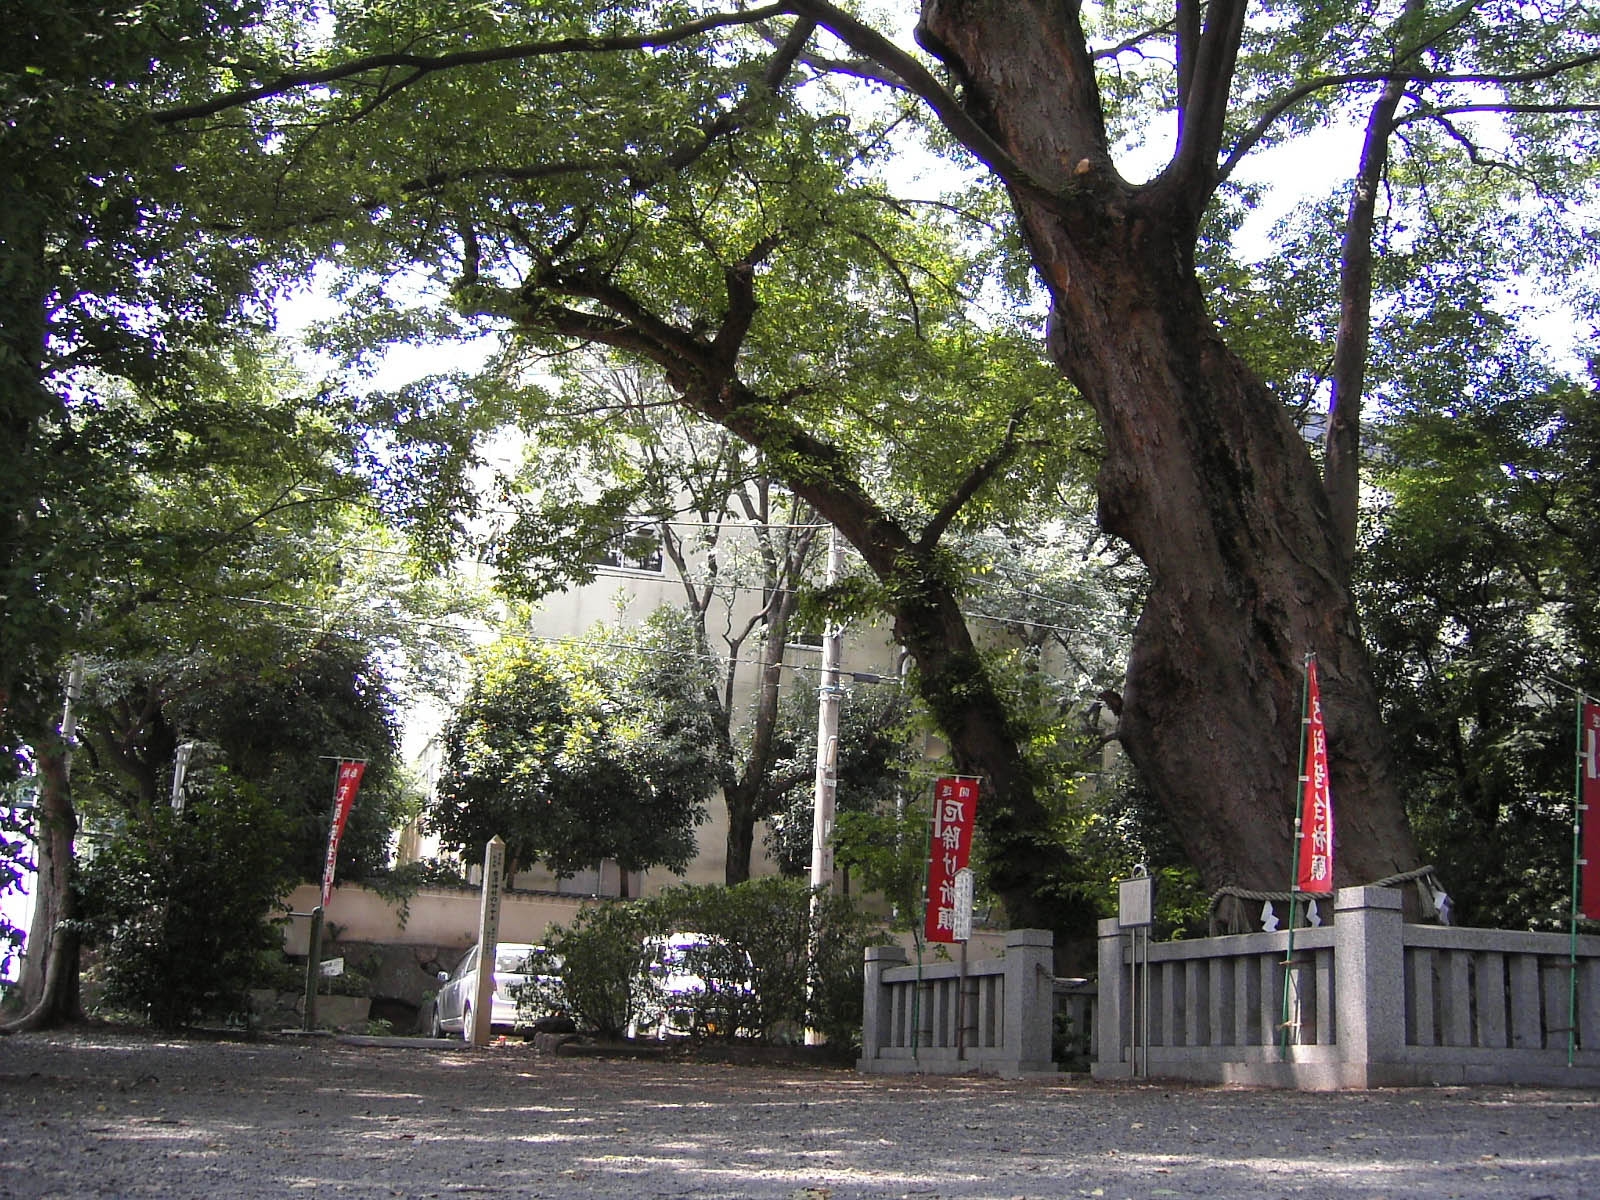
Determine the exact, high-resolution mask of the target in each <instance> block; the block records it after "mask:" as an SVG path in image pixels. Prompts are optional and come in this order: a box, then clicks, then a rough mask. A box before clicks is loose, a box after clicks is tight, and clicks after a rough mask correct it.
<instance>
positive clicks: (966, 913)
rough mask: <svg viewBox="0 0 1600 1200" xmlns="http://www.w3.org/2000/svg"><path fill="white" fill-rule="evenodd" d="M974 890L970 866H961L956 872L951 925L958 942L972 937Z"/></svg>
mask: <svg viewBox="0 0 1600 1200" xmlns="http://www.w3.org/2000/svg"><path fill="white" fill-rule="evenodd" d="M973 891H974V877H973V874H972V868H971V867H962V868H961V869H960V870H959V871H957V872H956V915H955V921H954V923H953V925H952V927H951V932H952V933H953V934H955V939H956V941H958V942H965V941H969V940H971V938H972V894H973Z"/></svg>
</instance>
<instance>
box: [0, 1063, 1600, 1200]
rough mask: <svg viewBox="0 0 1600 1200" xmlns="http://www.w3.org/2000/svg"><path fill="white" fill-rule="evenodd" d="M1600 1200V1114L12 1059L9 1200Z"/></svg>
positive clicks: (1129, 1091)
mask: <svg viewBox="0 0 1600 1200" xmlns="http://www.w3.org/2000/svg"><path fill="white" fill-rule="evenodd" d="M306 1193H316V1194H317V1195H319V1196H351V1197H390V1196H407V1197H432V1196H456V1195H470V1196H527V1197H592V1196H608V1197H609V1196H619V1197H677V1196H695V1197H779V1198H781V1200H847V1198H850V1197H864V1196H871V1197H918V1198H919V1200H936V1198H950V1197H974V1198H977V1197H983V1198H989V1197H994V1198H998V1200H1011V1198H1015V1197H1028V1198H1030V1200H1033V1198H1041V1197H1079V1196H1091V1197H1108V1198H1113V1200H1115V1198H1119V1197H1141V1198H1142V1197H1158V1196H1218V1197H1222V1196H1226V1197H1236V1196H1237V1197H1245V1196H1250V1197H1254V1196H1262V1197H1279V1196H1282V1197H1292V1196H1301V1195H1304V1196H1307V1197H1316V1198H1318V1200H1346V1198H1352V1200H1353V1198H1357V1197H1359V1198H1361V1200H1369V1198H1372V1197H1402V1196H1430V1197H1431V1196H1441V1197H1444V1196H1460V1197H1494V1198H1496V1200H1534V1198H1535V1197H1563V1198H1565V1197H1572V1198H1575V1200H1576V1198H1582V1200H1594V1198H1595V1197H1600V1093H1593V1092H1584V1091H1575V1090H1558V1089H1529V1088H1517V1089H1507V1088H1437V1089H1429V1090H1395V1091H1380V1092H1366V1093H1345V1094H1337V1095H1301V1094H1296V1093H1286V1092H1263V1091H1245V1090H1235V1089H1212V1088H1190V1087H1174V1086H1160V1085H1135V1086H1120V1085H1119V1086H1114V1087H1113V1086H1107V1085H1102V1084H1089V1083H1085V1082H1083V1081H1082V1080H1081V1079H1080V1080H1069V1079H1066V1078H1063V1079H1061V1080H1047V1081H1025V1082H1010V1081H1002V1080H993V1079H974V1078H963V1079H936V1078H910V1077H904V1078H896V1077H890V1078H885V1077H881V1076H878V1077H867V1076H858V1075H856V1074H854V1073H853V1072H849V1071H828V1070H818V1069H798V1068H764V1067H748V1066H739V1067H733V1066H708V1065H696V1064H685V1063H679V1062H641V1061H631V1060H595V1059H571V1058H557V1057H550V1056H539V1055H536V1054H535V1053H534V1051H533V1049H532V1047H530V1046H526V1045H523V1044H521V1043H517V1044H513V1045H506V1046H495V1047H490V1048H488V1049H485V1050H479V1051H472V1050H468V1049H466V1048H464V1047H461V1046H459V1045H457V1046H455V1047H451V1046H448V1045H444V1044H441V1043H430V1042H419V1043H417V1045H415V1046H410V1047H405V1048H396V1047H391V1046H372V1045H354V1044H348V1043H342V1042H335V1041H332V1040H325V1039H324V1040H299V1039H288V1038H285V1039H267V1040H263V1041H257V1042H247V1043H230V1042H204V1041H178V1040H171V1041H164V1040H159V1039H154V1038H140V1037H136V1036H130V1035H127V1034H123V1033H113V1032H107V1031H89V1032H85V1031H76V1032H72V1033H67V1034H50V1035H23V1036H17V1037H11V1038H0V1197H6V1198H11V1197H17V1198H19V1200H21V1198H32V1197H45V1196H74V1197H75V1196H162V1197H174V1198H178V1200H185V1198H189V1197H206V1198H208V1200H209V1198H212V1197H223V1198H224V1200H254V1198H256V1197H272V1196H293V1195H298V1194H306Z"/></svg>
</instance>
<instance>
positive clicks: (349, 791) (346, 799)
mask: <svg viewBox="0 0 1600 1200" xmlns="http://www.w3.org/2000/svg"><path fill="white" fill-rule="evenodd" d="M366 769H367V764H366V763H364V762H354V761H350V760H345V761H344V762H341V763H340V764H339V779H338V782H337V783H336V784H335V785H334V789H333V827H332V828H331V829H329V830H328V856H327V858H326V859H325V860H324V861H323V864H322V907H323V908H327V907H328V901H329V899H330V898H332V896H333V864H334V863H335V862H336V861H338V858H339V838H340V837H341V836H342V835H343V834H344V823H345V821H346V820H347V819H348V818H349V816H350V806H351V805H353V804H354V803H355V802H356V792H357V791H358V790H359V789H360V787H361V775H362V773H363V772H364V771H365V770H366Z"/></svg>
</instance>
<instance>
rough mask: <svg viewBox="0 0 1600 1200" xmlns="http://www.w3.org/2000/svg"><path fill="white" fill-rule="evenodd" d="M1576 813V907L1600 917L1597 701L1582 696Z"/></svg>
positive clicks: (1599, 705)
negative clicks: (1580, 831) (1580, 842)
mask: <svg viewBox="0 0 1600 1200" xmlns="http://www.w3.org/2000/svg"><path fill="white" fill-rule="evenodd" d="M1578 788H1579V790H1578V805H1579V808H1578V815H1579V816H1580V817H1582V818H1583V821H1582V829H1583V845H1582V849H1581V850H1580V851H1579V854H1578V861H1579V863H1580V864H1581V865H1580V867H1579V873H1578V909H1579V911H1580V912H1582V913H1583V915H1584V916H1585V917H1587V918H1588V919H1589V920H1591V921H1600V703H1596V702H1595V701H1593V700H1585V701H1584V703H1583V722H1582V724H1581V725H1580V726H1579V732H1578Z"/></svg>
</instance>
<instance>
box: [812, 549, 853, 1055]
mask: <svg viewBox="0 0 1600 1200" xmlns="http://www.w3.org/2000/svg"><path fill="white" fill-rule="evenodd" d="M843 568H844V547H843V545H841V544H840V542H839V531H838V530H837V529H835V528H833V527H832V526H829V528H828V584H829V585H830V586H831V585H833V584H834V583H837V582H838V580H839V575H840V573H841V572H842V571H843ZM843 647H844V628H843V627H842V626H841V625H840V624H839V623H838V622H837V621H829V622H828V629H827V632H826V633H825V634H823V638H822V678H821V679H820V680H819V681H818V685H817V784H816V803H815V805H814V807H813V810H812V816H811V939H812V944H811V947H810V954H809V955H808V958H809V959H810V962H811V970H810V971H808V972H807V974H808V976H809V978H810V979H811V980H812V982H813V983H814V982H815V980H816V975H817V971H816V957H817V946H816V938H817V935H818V933H819V929H820V921H821V916H822V895H823V892H824V890H829V891H831V890H832V888H833V844H832V843H833V811H834V797H835V792H836V790H837V787H838V765H839V700H840V691H839V660H840V658H841V657H842V651H843ZM822 1040H823V1039H822V1035H821V1033H819V1032H818V1031H817V1030H815V1029H807V1030H806V1045H808V1046H815V1045H818V1044H820V1043H821V1042H822Z"/></svg>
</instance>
